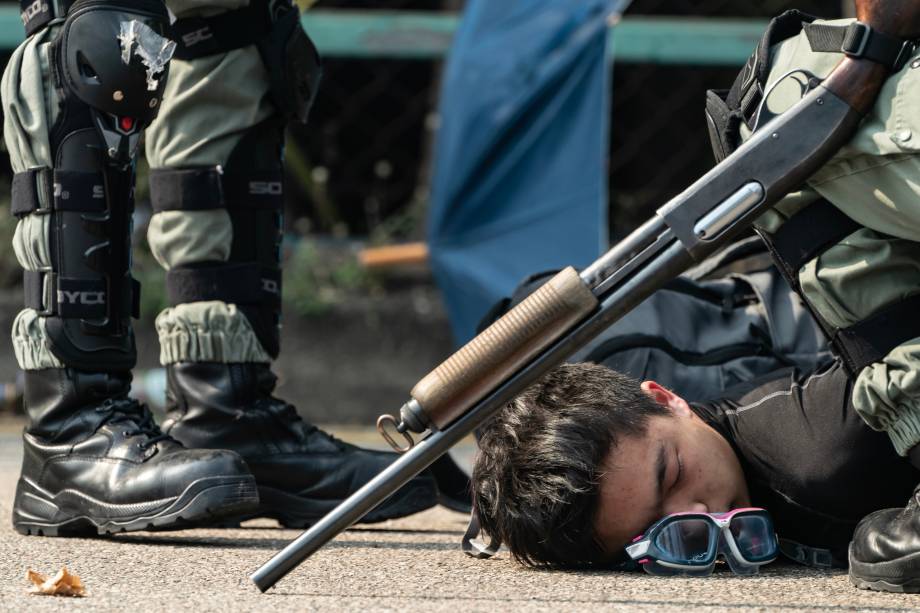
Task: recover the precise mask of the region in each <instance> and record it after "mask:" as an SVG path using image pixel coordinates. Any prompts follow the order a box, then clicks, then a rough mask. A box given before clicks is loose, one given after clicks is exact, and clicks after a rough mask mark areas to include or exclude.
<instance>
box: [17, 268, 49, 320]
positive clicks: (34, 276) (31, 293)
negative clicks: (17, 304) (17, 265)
mask: <svg viewBox="0 0 920 613" xmlns="http://www.w3.org/2000/svg"><path fill="white" fill-rule="evenodd" d="M50 276H53V273H49V272H43V271H37V270H24V271H23V272H22V298H23V304H25V306H26V308H28V309H35V310H36V311H38V312H39V314H40V315H50V314H52V313H54V299H53V298H52V293H50V292H49V295H48V296H47V298H48V299H47V300H46V299H45V298H46V296H45V277H50ZM46 303H47V304H46Z"/></svg>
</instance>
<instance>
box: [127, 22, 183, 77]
mask: <svg viewBox="0 0 920 613" xmlns="http://www.w3.org/2000/svg"><path fill="white" fill-rule="evenodd" d="M118 40H119V41H120V42H121V61H122V62H124V63H125V64H130V63H131V55H132V54H134V53H136V54H137V56H138V57H139V58H141V62H142V63H143V64H144V66H146V67H147V90H148V91H156V88H157V85H158V82H159V79H157V78H155V75H157V74H159V73H161V72H162V71H163V70H164V69H165V68H166V65H167V64H168V63H169V60H170V59H172V56H173V53H175V51H176V43H174V42H173V41H171V40H169V39H168V38H163V37H162V36H160V35H159V34H157V33H156V32H154V31H153V30H152V29H151V28H150V26H148V25H147V24H144V23H141V22H140V21H137V20H136V19H132V20H131V21H122V22H121V32H120V33H119V34H118Z"/></svg>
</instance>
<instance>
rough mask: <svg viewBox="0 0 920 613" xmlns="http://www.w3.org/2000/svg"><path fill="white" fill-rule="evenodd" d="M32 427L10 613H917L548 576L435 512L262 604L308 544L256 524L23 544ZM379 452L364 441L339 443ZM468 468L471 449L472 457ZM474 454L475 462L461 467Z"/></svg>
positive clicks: (594, 575)
mask: <svg viewBox="0 0 920 613" xmlns="http://www.w3.org/2000/svg"><path fill="white" fill-rule="evenodd" d="M20 428H21V424H20V423H16V422H9V421H8V422H4V423H0V611H17V612H26V611H27V612H30V613H31V612H36V613H38V612H42V611H62V610H74V611H132V612H141V611H143V612H147V611H151V612H156V611H169V612H176V611H195V612H196V613H198V612H205V611H221V612H225V611H313V610H319V611H329V610H354V611H397V610H398V611H426V612H428V611H432V612H437V611H446V612H450V613H459V612H467V611H510V610H513V611H548V610H551V611H560V610H561V611H587V610H590V611H595V610H597V611H621V610H622V611H708V610H712V611H726V610H739V611H740V610H744V611H782V610H794V611H818V610H830V611H850V610H860V611H870V610H871V611H902V610H904V611H906V610H917V609H920V595H902V594H881V593H875V592H866V591H862V590H857V589H855V588H854V587H852V586H851V585H850V583H849V581H848V580H847V577H846V573H845V572H843V571H838V570H834V571H816V570H811V569H806V568H803V567H799V566H795V565H792V564H780V563H775V564H773V565H771V566H769V567H767V568H765V569H764V570H763V571H762V572H761V574H760V575H758V576H755V577H744V578H742V577H735V576H733V575H731V574H730V573H729V572H727V571H726V572H717V573H716V574H714V575H713V576H712V577H709V578H705V579H682V578H653V577H649V576H647V575H645V574H643V573H618V572H606V571H604V572H600V571H597V572H559V571H552V572H550V571H537V570H530V569H526V568H523V567H521V566H520V565H518V564H516V563H514V562H513V561H512V560H511V559H510V558H509V556H508V553H507V552H506V551H502V552H501V553H500V554H499V555H498V556H497V557H496V558H494V559H492V560H474V559H472V558H468V557H466V556H465V555H464V554H463V553H462V552H461V551H460V548H459V542H460V537H461V535H462V533H463V530H464V528H465V526H466V518H465V517H464V516H463V515H461V514H459V513H454V512H451V511H448V510H446V509H441V508H438V509H432V510H430V511H426V512H424V513H420V514H418V515H415V516H413V517H409V518H405V519H402V520H399V521H392V522H387V523H384V524H374V525H364V526H357V527H355V528H353V529H351V530H349V531H347V532H346V533H344V534H342V535H341V536H339V537H338V538H337V539H335V540H334V541H333V542H332V543H330V544H329V545H327V546H326V547H325V548H324V549H322V550H321V551H319V552H318V553H317V554H316V555H314V556H313V557H312V558H311V559H309V560H307V561H306V562H305V563H304V564H302V565H301V566H300V567H299V568H297V569H296V570H295V571H294V572H292V573H291V574H290V575H288V576H287V577H286V578H285V579H283V580H282V581H281V582H280V583H278V585H277V586H276V587H275V588H274V589H272V590H271V591H269V592H268V593H266V594H261V593H260V592H259V591H258V589H257V588H256V587H255V586H254V585H252V584H251V583H250V581H249V579H248V578H247V577H248V575H249V573H251V572H252V571H253V570H255V569H256V568H257V567H258V566H260V565H261V564H262V563H263V562H265V561H266V560H268V559H269V558H270V557H271V556H272V555H273V554H274V553H275V552H276V551H277V550H279V549H281V548H282V547H283V546H285V545H286V544H287V543H288V542H289V541H290V540H292V539H294V538H295V537H296V536H298V535H299V534H300V532H299V531H296V530H281V529H278V528H277V527H276V525H275V524H274V522H271V521H266V520H254V521H251V522H247V523H246V524H244V526H243V527H242V528H240V529H222V530H221V529H212V530H188V531H183V532H168V533H165V532H158V533H142V532H141V533H134V534H129V535H122V536H119V537H115V538H107V539H101V538H100V539H59V538H41V537H25V536H21V535H19V534H17V533H15V532H14V531H13V530H12V528H11V527H10V508H11V505H12V499H13V492H14V489H15V485H16V479H17V477H18V474H19V462H20V457H21V445H20V442H19V435H18V431H19V429H20ZM336 433H337V434H339V435H341V436H342V437H343V438H346V439H350V440H352V441H358V442H365V441H370V440H372V439H371V436H370V434H369V433H368V432H366V431H357V430H353V429H351V430H343V431H337V432H336ZM461 451H462V452H463V453H461V457H462V459H468V457H469V454H470V452H471V446H469V445H468V446H467V447H466V448H465V449H463V450H461ZM463 456H465V458H464V457H463ZM61 566H67V568H68V569H69V570H71V571H72V572H74V573H76V574H78V575H79V576H80V577H81V578H82V579H83V582H84V584H85V585H86V588H87V592H88V595H87V596H86V597H85V598H79V599H65V598H60V597H49V596H30V595H27V593H26V588H27V587H28V586H29V583H28V581H27V580H26V571H27V569H29V568H32V569H34V570H37V571H39V572H43V573H46V574H47V573H53V572H55V571H57V570H58V569H59V568H60V567H61Z"/></svg>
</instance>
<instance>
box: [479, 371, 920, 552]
mask: <svg viewBox="0 0 920 613" xmlns="http://www.w3.org/2000/svg"><path fill="white" fill-rule="evenodd" d="M851 388H852V384H851V383H850V382H849V381H847V377H846V374H845V373H844V372H843V370H842V369H841V367H840V366H839V365H838V364H837V363H833V364H830V365H828V366H825V367H823V368H821V369H819V370H818V371H816V372H814V373H813V374H811V375H809V376H804V377H803V376H801V375H800V374H799V373H797V372H796V371H795V369H785V370H781V371H776V372H774V373H771V374H769V375H767V376H763V377H761V378H759V379H757V380H754V381H751V382H749V383H745V384H744V385H742V386H740V387H736V388H733V389H731V390H728V391H727V392H726V393H725V394H724V397H723V398H721V399H720V400H717V401H713V402H705V403H689V402H687V401H685V400H684V399H683V398H681V397H680V396H678V395H677V394H674V393H672V392H670V391H669V390H667V389H665V388H664V387H662V386H661V385H659V384H657V383H655V382H654V381H644V382H641V383H640V382H639V381H637V380H635V379H632V378H630V377H627V376H625V375H621V374H619V373H617V372H614V371H612V370H610V369H608V368H606V367H604V366H599V365H595V364H587V363H583V364H566V365H563V366H561V367H559V368H557V369H556V370H555V371H552V372H551V373H550V374H549V375H548V376H547V377H545V378H544V379H543V380H542V381H541V382H539V383H537V384H536V385H534V386H533V387H531V388H530V389H528V390H527V391H525V392H524V393H523V394H522V395H520V396H519V397H518V398H517V399H515V400H514V401H513V402H512V403H510V404H509V405H508V406H507V407H506V408H505V409H504V410H503V412H502V413H500V415H499V416H498V417H497V418H496V419H495V420H493V421H492V422H491V423H489V424H488V425H487V426H486V427H485V429H484V430H483V431H482V432H481V438H480V441H479V445H480V453H479V456H478V457H477V460H476V464H475V467H474V471H473V494H474V500H475V502H474V504H475V509H476V511H475V512H476V513H477V514H478V518H479V521H480V524H481V526H482V529H483V530H484V531H485V532H486V533H487V534H489V535H490V536H492V537H495V538H499V539H501V541H502V542H503V543H505V545H506V546H508V548H509V549H510V550H511V553H512V555H513V556H514V557H515V558H516V559H517V560H519V561H520V562H522V563H524V564H528V565H535V566H544V565H558V566H572V565H582V564H591V563H614V562H617V561H621V560H623V559H624V558H625V556H624V547H625V546H626V545H627V544H629V542H630V541H631V540H632V539H633V538H634V537H636V536H637V535H640V534H642V533H643V531H644V530H645V529H646V528H648V527H649V526H650V525H651V524H652V523H653V522H655V521H657V520H658V519H661V518H662V517H664V516H665V515H667V514H671V513H675V512H683V511H701V512H720V511H728V510H730V509H734V508H739V507H749V506H757V507H763V508H766V509H767V510H768V511H769V512H770V514H771V515H772V517H773V520H774V524H775V527H776V531H777V533H778V536H779V538H780V547H781V550H782V552H783V553H784V554H786V555H787V556H789V557H791V558H793V559H796V560H797V561H800V562H803V563H806V564H809V565H814V566H831V565H833V566H838V567H845V566H846V560H847V552H846V548H847V544H848V543H849V541H850V539H851V537H852V535H853V531H854V529H855V528H856V525H857V523H858V522H859V521H860V519H862V518H863V517H864V516H865V515H867V514H869V513H871V512H873V511H876V510H878V509H883V508H886V507H892V506H899V505H901V504H903V501H904V500H905V499H906V498H907V497H908V496H909V495H910V493H911V491H912V489H913V488H914V486H916V484H917V482H918V480H920V473H918V471H916V470H915V469H914V468H913V467H912V466H911V464H910V463H909V462H908V460H907V459H906V458H904V457H902V456H899V455H898V454H897V453H896V452H895V450H894V449H893V448H892V446H891V443H890V441H889V440H888V437H887V436H886V435H885V434H884V433H879V432H876V431H873V430H871V429H870V428H869V427H868V426H867V425H866V424H865V422H864V421H863V420H862V419H861V418H860V417H859V415H857V414H856V412H855V411H854V410H853V408H852V406H851V403H850V393H851Z"/></svg>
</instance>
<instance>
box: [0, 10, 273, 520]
mask: <svg viewBox="0 0 920 613" xmlns="http://www.w3.org/2000/svg"><path fill="white" fill-rule="evenodd" d="M23 9H24V13H23V14H24V17H25V18H26V29H27V33H28V34H29V38H28V39H27V40H26V41H25V43H23V44H22V45H21V46H20V47H19V48H18V49H17V50H16V51H15V53H14V54H13V58H12V60H11V61H10V63H9V64H8V66H7V69H6V71H5V73H4V75H3V82H2V93H3V102H4V114H5V126H4V128H5V129H4V137H5V139H6V143H7V146H8V148H9V151H10V158H11V162H12V164H13V169H14V172H15V175H14V178H13V190H12V192H13V197H12V208H13V213H14V214H15V215H16V216H17V217H18V218H19V222H18V225H17V228H16V233H15V237H14V249H15V252H16V255H17V259H18V260H19V262H20V264H21V265H22V267H23V268H24V269H25V273H24V281H25V282H24V285H25V302H26V307H27V308H26V309H25V310H23V311H22V312H20V313H19V315H18V316H17V318H16V321H15V323H14V329H13V343H14V349H15V352H16V357H17V359H18V361H19V365H20V367H21V368H22V369H23V370H24V371H25V407H26V410H27V413H28V417H29V421H28V425H27V427H26V429H25V432H24V433H23V439H24V459H23V466H22V473H21V477H20V479H19V483H18V486H17V490H16V498H15V502H14V506H13V515H12V519H13V525H14V527H15V528H16V529H17V530H18V531H19V532H22V533H25V534H43V535H49V536H51V535H67V534H83V533H87V532H88V533H96V532H98V533H100V534H102V533H112V532H123V531H129V530H140V529H146V528H149V527H151V526H157V527H159V528H176V527H182V526H185V525H187V524H188V523H189V522H195V521H198V520H201V519H203V518H209V519H210V518H212V517H214V516H222V515H223V514H227V513H230V514H235V513H238V512H240V511H241V510H245V509H248V508H251V507H253V506H254V504H255V502H256V500H257V495H256V490H255V482H254V480H253V478H252V476H251V475H250V474H249V473H248V471H247V470H246V468H245V465H244V464H243V462H242V460H241V459H240V458H239V456H237V455H236V454H233V453H230V452H203V451H199V450H194V451H189V450H185V449H184V448H182V446H181V445H179V444H178V443H176V442H175V441H174V440H171V439H170V438H169V437H167V436H165V435H164V434H163V433H162V432H161V431H160V430H159V429H158V428H157V426H156V424H155V423H154V422H153V420H152V418H151V415H150V412H149V411H148V410H147V409H146V407H142V406H141V405H139V404H138V403H137V402H136V401H134V400H131V399H130V398H128V392H129V389H130V382H131V372H130V371H131V368H132V367H133V366H134V363H135V357H136V356H135V345H134V336H133V333H132V329H131V317H132V315H134V316H136V313H137V304H138V302H137V301H138V291H139V286H138V284H137V283H136V282H135V281H134V280H133V279H132V277H131V273H130V234H131V214H132V210H133V188H134V153H135V149H136V147H137V142H138V139H139V137H140V134H141V131H142V130H143V128H144V127H145V126H146V125H147V124H148V123H149V122H150V121H151V120H152V119H153V117H154V116H155V114H156V111H157V108H158V105H159V102H160V98H161V96H162V92H163V88H164V80H165V79H166V67H167V62H168V60H169V56H170V54H171V49H170V45H169V44H168V41H166V40H165V39H163V38H161V37H160V35H159V34H160V33H162V32H163V31H164V29H165V26H166V24H167V14H166V11H165V9H164V8H163V6H162V4H161V3H160V2H159V1H158V0H130V1H129V0H113V1H111V2H107V3H101V2H95V1H88V0H77V1H76V2H58V3H52V2H41V3H34V4H32V3H25V2H24V6H23ZM56 11H60V12H59V13H56Z"/></svg>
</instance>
